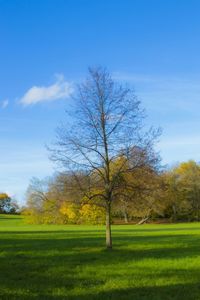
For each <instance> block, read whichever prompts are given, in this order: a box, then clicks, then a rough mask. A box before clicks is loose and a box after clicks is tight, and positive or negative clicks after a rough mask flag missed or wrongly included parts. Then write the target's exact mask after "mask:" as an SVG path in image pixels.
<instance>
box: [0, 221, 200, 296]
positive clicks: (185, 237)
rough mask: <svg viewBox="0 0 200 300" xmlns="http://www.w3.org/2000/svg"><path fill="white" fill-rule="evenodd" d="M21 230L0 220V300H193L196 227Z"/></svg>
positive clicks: (199, 266) (198, 243)
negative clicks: (108, 241) (107, 235)
mask: <svg viewBox="0 0 200 300" xmlns="http://www.w3.org/2000/svg"><path fill="white" fill-rule="evenodd" d="M113 237H114V249H113V250H112V251H107V250H105V247H104V227H102V226H67V225H66V226H62V225H26V224H25V223H24V222H23V218H21V217H20V216H14V217H13V216H12V217H11V216H2V215H0V299H2V300H3V299H8V300H12V299H19V300H23V299H41V300H45V299H69V300H75V299H80V300H81V299H83V300H90V299H99V300H106V299H112V300H116V299H123V300H124V299H131V300H132V299H137V300H140V299H148V300H149V299H155V300H158V299H159V300H164V299H187V300H188V299H192V300H193V299H200V224H198V223H192V224H178V225H142V226H135V225H122V226H121V225H120V226H117V225H116V226H113Z"/></svg>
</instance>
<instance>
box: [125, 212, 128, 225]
mask: <svg viewBox="0 0 200 300" xmlns="http://www.w3.org/2000/svg"><path fill="white" fill-rule="evenodd" d="M124 222H125V223H126V224H128V214H127V212H126V211H124Z"/></svg>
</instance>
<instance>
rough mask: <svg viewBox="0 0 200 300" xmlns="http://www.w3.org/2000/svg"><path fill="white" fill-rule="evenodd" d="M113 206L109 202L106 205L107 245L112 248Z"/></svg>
mask: <svg viewBox="0 0 200 300" xmlns="http://www.w3.org/2000/svg"><path fill="white" fill-rule="evenodd" d="M110 219H111V206H110V204H109V203H108V204H107V206H106V247H107V249H112V236H111V220H110Z"/></svg>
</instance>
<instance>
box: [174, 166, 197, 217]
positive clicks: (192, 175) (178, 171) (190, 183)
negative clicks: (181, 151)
mask: <svg viewBox="0 0 200 300" xmlns="http://www.w3.org/2000/svg"><path fill="white" fill-rule="evenodd" d="M173 172H174V174H175V175H176V177H177V188H178V191H179V194H181V195H182V199H183V200H184V201H185V202H186V201H187V203H188V204H189V205H185V206H189V207H187V209H188V210H189V211H188V212H187V214H188V213H189V214H190V215H191V216H192V218H193V219H195V220H197V221H200V165H199V164H197V163H196V162H195V161H193V160H190V161H188V162H184V163H181V164H180V165H179V166H178V167H177V168H175V169H174V171H173ZM182 202H183V201H182Z"/></svg>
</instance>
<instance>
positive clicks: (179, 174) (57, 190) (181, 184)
mask: <svg viewBox="0 0 200 300" xmlns="http://www.w3.org/2000/svg"><path fill="white" fill-rule="evenodd" d="M119 161H120V158H119V159H118V160H116V162H115V163H114V164H113V166H112V168H113V169H115V167H116V166H115V165H117V164H118V163H119ZM120 163H121V162H120ZM77 177H80V178H79V180H80V181H82V184H83V183H84V184H85V185H87V178H86V177H85V176H84V174H83V173H82V174H80V173H79V174H77ZM120 181H121V182H120ZM118 184H119V186H120V189H121V190H120V194H119V195H118V196H116V197H115V199H114V201H113V207H112V214H111V222H113V223H131V222H132V223H139V224H141V223H144V222H147V221H150V222H151V221H159V222H162V221H165V222H177V221H187V222H188V221H199V220H200V165H199V164H198V163H196V162H195V161H188V162H184V163H181V164H178V165H176V166H174V167H173V168H171V169H169V170H165V171H161V172H158V171H157V170H154V169H151V168H150V167H149V166H143V168H141V169H138V170H137V172H136V170H135V171H134V172H131V173H130V172H129V173H127V174H124V175H123V177H121V178H120V179H119V182H118ZM133 185H134V189H133ZM129 186H131V188H130V189H129ZM85 188H86V187H85ZM98 193H99V190H98V189H97V188H94V189H93V190H92V191H90V197H91V196H92V195H95V196H96V197H95V201H93V200H92V199H90V200H89V198H88V197H85V196H84V194H83V193H82V191H81V190H78V189H77V183H76V180H75V179H74V174H70V173H62V174H58V175H55V176H54V177H53V178H46V179H44V180H39V179H37V178H33V179H32V181H31V183H30V186H29V188H28V190H27V206H26V207H25V208H24V209H23V213H24V214H25V215H28V216H29V218H28V220H29V222H30V223H47V224H104V223H105V217H106V216H105V207H104V206H103V205H102V201H101V198H100V197H99V198H98V196H97V195H98Z"/></svg>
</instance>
